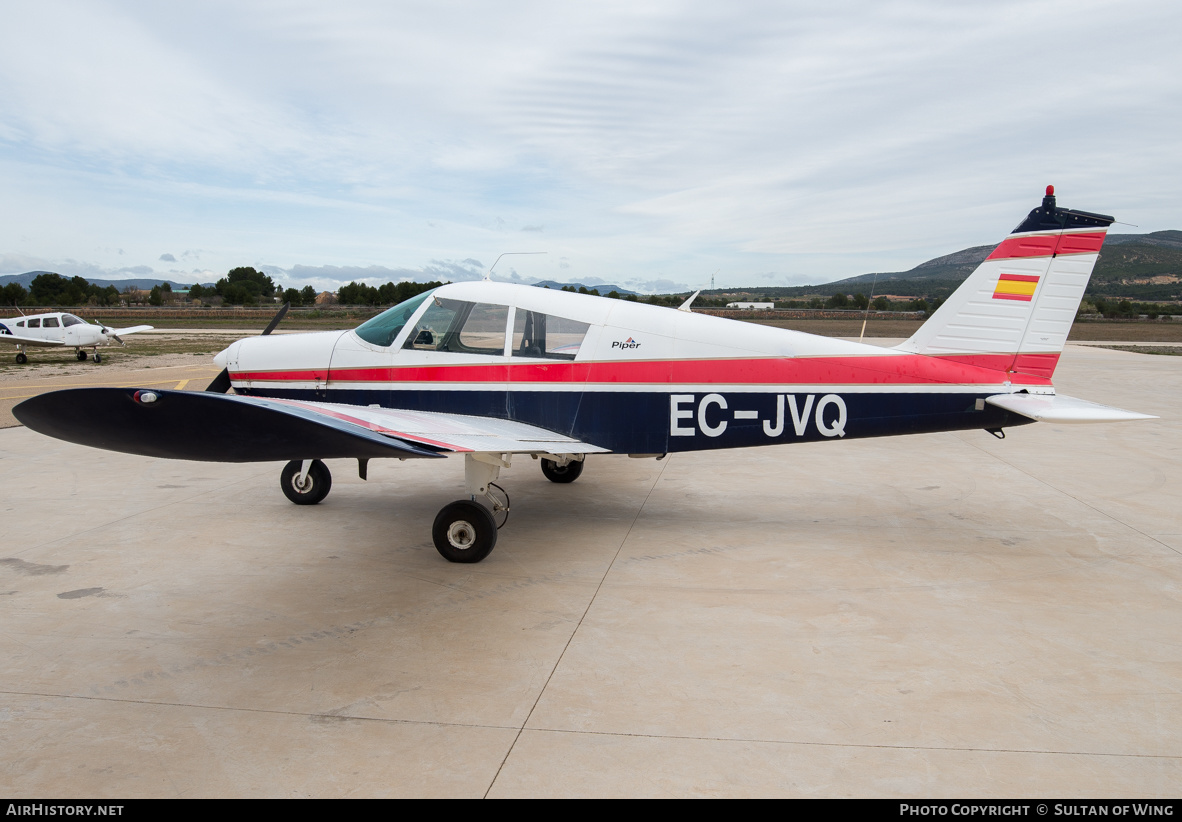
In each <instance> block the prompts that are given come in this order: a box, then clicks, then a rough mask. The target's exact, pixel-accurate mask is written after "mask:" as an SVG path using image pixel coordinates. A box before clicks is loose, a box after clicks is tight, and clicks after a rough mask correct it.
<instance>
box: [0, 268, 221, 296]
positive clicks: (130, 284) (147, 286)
mask: <svg viewBox="0 0 1182 822" xmlns="http://www.w3.org/2000/svg"><path fill="white" fill-rule="evenodd" d="M54 273H56V272H53V271H26V272H25V273H24V274H5V275H2V276H0V288H3V287H4V286H6V285H8V284H9V283H16V284H17V285H19V286H22V287H24V288H26V289H27V288H28V287H29V286H30V285H32V284H33V280H35V279H36V278H37V277H38V276H39V275H41V274H54ZM63 276H65V275H63ZM66 279H70V278H69V277H68V276H67V277H66ZM86 281H87V282H88V283H90V284H91V285H97V286H98V287H99V288H106V287H107V286H109V285H113V286H115V289H116V290H117V291H119V293H123V292H124V291H125V290H126V289H128V288H135V289H137V290H139V291H150V290H151V289H152V287H153V286H156V285H160V286H162V285H164V284H165V283H168V285H169V287H170V288H171V289H172V290H173V291H181V290H183V289H187V288H188V287H189V286H191V285H192V284H193V283H191V282H189V283H178V282H175V281H174V280H163V279H159V278H157V279H152V278H148V277H142V278H140V279H136V280H96V279H93V278H91V277H87V278H86ZM202 285H209V286H211V287H212V286H213V283H202Z"/></svg>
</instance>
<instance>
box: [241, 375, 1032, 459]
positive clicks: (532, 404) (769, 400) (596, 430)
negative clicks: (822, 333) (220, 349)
mask: <svg viewBox="0 0 1182 822" xmlns="http://www.w3.org/2000/svg"><path fill="white" fill-rule="evenodd" d="M239 390H240V391H241V392H242V393H244V394H253V395H256V396H268V397H282V398H287V399H299V400H311V401H319V402H334V403H342V404H346V405H358V406H367V405H372V404H378V405H381V406H383V407H386V408H398V409H403V410H409V411H439V412H446V413H450V414H468V415H472V416H477V417H492V418H495V419H511V420H514V421H517V422H523V423H528V424H529V425H536V426H538V427H540V428H545V429H547V430H549V431H554V432H557V433H559V434H564V435H566V436H570V437H574V438H575V439H578V440H581V441H583V442H587V443H591V444H593V445H597V446H600V447H602V448H607V449H609V450H611V451H615V452H617V453H629V454H663V453H667V452H675V451H699V450H705V449H715V448H744V447H750V446H756V445H773V444H777V443H784V442H808V441H816V440H824V439H857V438H861V437H883V436H894V435H899V434H921V433H930V432H933V431H957V430H965V429H981V428H983V429H994V428H1002V427H1011V426H1014V425H1024V424H1027V423H1029V422H1031V420H1030V419H1028V418H1026V417H1022V416H1018V415H1015V414H1011V413H1009V412H1007V411H1003V410H1002V409H1000V408H996V407H994V406H992V405H989V404H987V403H984V402H983V400H984V398H985V397H987V396H989V395H990V394H991V393H996V392H983V393H979V394H930V393H881V394H880V393H875V394H870V393H855V392H847V393H833V394H823V393H819V392H818V393H813V394H804V393H800V394H790V395H784V394H775V393H770V392H769V393H762V392H761V393H746V392H742V393H740V392H734V393H727V392H718V393H713V392H696V393H676V394H675V393H672V392H645V393H640V392H631V391H621V392H609V391H604V392H601V391H588V392H577V391H448V390H418V389H416V390H401V391H397V390H389V389H378V390H369V389H332V390H330V391H328V393H327V395H326V394H317V393H316V392H314V391H311V390H297V389H272V388H267V389H263V390H259V389H239ZM779 397H783V398H784V399H783V403H782V405H783V411H782V412H781V411H780V405H781V401H780V400H779ZM810 398H811V399H810ZM978 400H981V401H982V402H980V403H978ZM794 405H795V409H794V407H793V406H794ZM977 405H982V406H983V408H982V409H981V410H977ZM742 412H747V415H750V414H752V413H754V415H755V416H754V418H750V419H748V418H744V414H743V413H742ZM675 415H676V417H675ZM678 431H680V432H681V433H677V432H678Z"/></svg>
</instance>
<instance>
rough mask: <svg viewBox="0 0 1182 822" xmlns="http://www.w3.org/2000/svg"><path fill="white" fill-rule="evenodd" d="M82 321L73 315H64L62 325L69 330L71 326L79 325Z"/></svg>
mask: <svg viewBox="0 0 1182 822" xmlns="http://www.w3.org/2000/svg"><path fill="white" fill-rule="evenodd" d="M81 322H82V320H80V319H78V318H77V317H75V316H74V315H73V314H62V325H64V326H66V327H67V328H69V327H70V326H71V325H78V324H79V323H81ZM83 324H85V323H83Z"/></svg>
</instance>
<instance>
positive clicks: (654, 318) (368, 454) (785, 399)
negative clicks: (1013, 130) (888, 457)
mask: <svg viewBox="0 0 1182 822" xmlns="http://www.w3.org/2000/svg"><path fill="white" fill-rule="evenodd" d="M1112 221H1113V219H1112V218H1111V217H1105V216H1103V215H1099V214H1089V213H1086V212H1080V211H1069V210H1067V209H1062V208H1058V207H1057V206H1056V204H1055V198H1054V193H1053V189H1051V188H1049V187H1048V189H1047V196H1046V198H1045V199H1044V200H1043V203H1042V206H1041V207H1040V208H1036V209H1034V210H1033V211H1031V212H1030V215H1029V216H1028V217H1027V218H1026V219H1025V220H1023V221H1022V223H1021V225H1019V226H1018V227H1017V228H1016V229H1014V231H1013V233H1012V234H1010V235H1009V237H1007V238H1006V239H1005V240H1004V241H1002V243H1001V244H1000V245H999V246H998V247H997V248H996V249H995V250H994V251H993V253H992V254H990V255H989V258H988V259H987V260H985V262H984V263H982V264H981V266H980V267H979V268H978V269H977V270H976V271H975V272H974V273H973V274H972V275H971V276H970V277H969V278H968V280H966V281H965V282H964V284H963V285H961V286H960V288H958V289H957V290H956V291H955V292H954V293H953V294H952V296H951V297H950V298H949V299H948V301H947V302H945V303H944V304H943V305H942V306H940V308H939V309H938V310H937V311H936V312H935V314H934V315H933V316H932V317H931V319H929V320H928V321H927V322H926V323H924V325H923V326H922V327H921V328H920V329H919V330H918V331H917V332H916V333H915V335H914V336H912V337H911V339H909V340H907V341H906V342H904V343H902V344H901V345H898V346H896V347H895V348H881V347H878V346H873V345H863V344H860V343H854V342H846V341H843V340H837V339H831V338H824V337H817V336H813V335H811V334H804V333H801V332H797V331H787V330H783V329H777V328H769V327H765V326H759V325H753V324H749V323H744V322H739V321H735V320H726V319H721V318H718V317H711V316H704V315H700V314H693V313H690V312H689V311H688V310H673V309H669V308H660V307H656V306H650V305H644V304H639V303H635V302H627V301H622V300H610V299H606V298H601V297H595V296H588V295H581V294H572V293H569V292H562V291H550V290H546V289H541V288H534V287H530V286H521V285H509V284H504V283H496V282H491V281H484V282H465V283H452V284H450V285H445V286H442V287H440V288H437V289H435V290H433V291H429V292H426V293H424V294H421V295H419V296H417V297H414V298H412V299H410V300H407V301H406V302H403V303H401V304H399V305H396V306H394V307H393V308H391V309H389V310H388V311H386V312H384V313H383V314H380V315H378V316H377V317H374V318H373V319H371V320H369V321H368V322H366V323H364V324H363V325H361V326H360V327H358V328H356V329H354V330H352V331H331V332H321V333H313V334H291V335H284V336H282V337H271V336H260V337H253V338H249V339H245V340H239V341H238V342H236V343H234V344H233V345H231V346H230V347H229V348H227V349H226V350H225V351H222V352H221V353H220V354H218V355H217V357H216V359H215V361H216V362H217V363H218V364H219V365H222V366H224V367H225V370H224V371H223V372H222V374H220V375H219V376H218V378H216V379H215V380H214V382H213V383H212V384H211V385H210V388H209V389H207V392H206V393H197V392H178V391H158V390H154V389H153V390H147V389H139V390H136V389H123V388H90V389H75V390H68V391H58V392H55V393H50V394H43V395H41V396H39V397H35V398H33V399H30V400H26V401H25V402H24V403H22V404H21V405H18V406H17V407H16V408H15V409H14V410H13V413H14V414H15V415H16V417H17V418H18V419H19V420H20V421H21V422H23V423H25V424H26V425H27V426H29V427H30V428H32V429H34V430H36V431H40V432H41V433H44V434H48V435H50V436H54V437H59V438H61V439H65V440H70V441H72V442H77V443H82V444H85V445H92V446H96V447H99V448H107V449H111V450H115V451H124V452H128V453H132V454H143V455H146V456H153V457H170V458H174V459H191V460H206V461H221V462H256V461H269V460H290V462H289V463H288V464H287V466H286V468H284V470H283V472H282V476H281V478H280V484H281V486H282V488H283V491H284V493H285V494H286V495H287V497H288V498H289V499H290V500H291V501H292V502H295V503H297V504H311V503H317V502H320V501H321V500H322V499H324V497H325V495H326V494H327V493H328V491H329V487H330V485H331V477H330V474H329V471H328V469H327V468H326V467H325V465H324V463H323V462H322V461H321V460H324V459H328V458H354V459H357V460H358V469H359V473H360V475H361V476H362V477H363V478H364V477H365V476H366V471H367V465H368V461H369V460H370V459H374V458H379V457H394V458H398V459H410V458H426V459H431V458H439V457H443V456H447V455H449V454H463V455H464V468H465V470H464V476H465V482H466V486H467V492H468V495H469V498H468V499H462V500H459V501H456V502H453V503H451V504H450V505H447V506H445V507H444V508H443V510H441V511H440V512H439V515H438V516H437V517H436V519H435V523H434V526H433V529H432V537H433V541H434V543H435V546H436V548H437V549H438V550H439V553H440V554H442V555H443V556H444V557H445V558H447V559H448V560H451V561H453V562H479V561H480V560H482V559H483V558H484V557H486V556H487V555H488V554H489V552H490V551H491V550H492V548H493V546H494V545H495V543H496V538H497V530H498V528H499V526H500V525H503V524H504V519H505V518H506V517H507V516H508V507H507V502H508V498H507V496H505V495H504V493H503V491H501V489H500V488H499V486H496V485H495V484H494V481H495V480H496V479H497V478H498V475H499V472H500V470H501V469H502V468H507V467H509V465H510V462H511V460H512V458H513V457H514V456H516V455H525V454H528V455H530V456H531V457H533V458H535V459H541V467H542V471H543V473H544V474H545V475H546V477H547V478H549V479H550V480H552V481H554V482H571V481H573V480H574V479H576V478H577V477H578V476H579V474H580V473H582V470H583V466H584V459H585V458H586V457H587V456H588V455H590V454H612V453H616V454H621V453H622V454H629V455H631V456H650V457H656V458H660V457H662V456H664V455H665V454H668V453H673V452H678V451H695V450H702V449H711V448H742V447H749V446H755V445H776V444H781V443H788V442H806V441H812V440H840V439H853V438H856V437H879V436H888V435H893V434H917V433H923V432H931V431H954V430H961V429H973V428H978V429H984V430H987V431H990V432H992V433H994V434H995V435H997V436H1004V434H1003V433H1002V432H1003V429H1004V428H1006V427H1009V426H1014V425H1023V424H1027V423H1031V422H1035V421H1040V420H1042V421H1050V422H1060V423H1069V422H1106V421H1117V420H1133V419H1151V417H1148V416H1147V415H1144V414H1136V413H1132V412H1129V411H1122V410H1120V409H1116V408H1108V407H1105V406H1102V405H1096V404H1094V403H1090V402H1085V401H1083V400H1077V399H1072V398H1070V397H1065V396H1063V395H1061V394H1056V393H1055V388H1054V386H1053V384H1052V383H1051V375H1052V374H1053V373H1054V371H1055V366H1056V364H1057V363H1058V361H1059V355H1060V353H1061V352H1062V350H1063V346H1064V343H1065V341H1066V339H1067V333H1068V331H1069V330H1070V328H1071V323H1072V321H1073V320H1074V318H1075V313H1076V310H1077V308H1078V306H1079V303H1080V299H1081V298H1082V297H1083V293H1084V289H1085V288H1086V287H1087V283H1088V278H1089V277H1090V276H1091V272H1092V267H1093V266H1094V265H1095V263H1096V259H1097V256H1098V253H1099V251H1100V246H1101V244H1102V243H1103V241H1104V235H1105V232H1106V231H1107V229H1108V226H1109V225H1110V224H1111V223H1112ZM691 300H692V298H691ZM689 302H690V301H687V303H686V304H685V305H683V306H682V309H688V303H689ZM231 386H232V387H233V388H234V391H235V394H234V395H228V394H224V393H220V392H225V391H228V390H229V388H230V387H231ZM177 431H187V432H190V436H184V437H180V436H177V435H176V432H177ZM197 431H200V432H204V434H205V436H191V434H192V432H197Z"/></svg>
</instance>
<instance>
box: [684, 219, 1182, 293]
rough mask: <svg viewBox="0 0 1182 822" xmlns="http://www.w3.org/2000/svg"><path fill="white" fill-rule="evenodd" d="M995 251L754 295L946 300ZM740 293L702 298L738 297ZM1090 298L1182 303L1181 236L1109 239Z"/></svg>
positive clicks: (976, 250)
mask: <svg viewBox="0 0 1182 822" xmlns="http://www.w3.org/2000/svg"><path fill="white" fill-rule="evenodd" d="M994 248H995V246H992V245H979V246H973V247H972V248H966V249H963V250H961V251H957V252H954V253H952V254H946V255H944V256H943V257H936V258H934V259H931V260H928V261H927V262H923V263H920V264H919V265H917V266H916V267H915V268H912V269H910V270H908V271H890V272H881V273H879V274H860V275H858V276H857V277H848V278H846V279H844V280H836V281H834V282H831V283H824V284H821V285H806V286H798V287H794V288H752V289H750V291H749V292H747V293H751V294H766V295H767V296H768V297H774V298H776V299H794V298H795V299H799V298H801V297H806V296H808V297H812V296H822V297H827V296H832V295H833V294H837V293H839V292H840V293H843V294H857V293H858V292H862V293H864V294H867V295H869V294H870V289H871V286H872V285H873V288H874V293H875V294H893V295H897V296H900V297H924V298H926V299H932V298H934V297H940V298H943V297H947V296H948V295H949V294H951V293H952V292H953V291H954V290H955V289H956V288H957V286H959V285H960V284H961V283H962V282H964V281H965V279H967V278H968V276H969V274H971V273H973V270H974V269H976V267H977V266H978V265H980V264H981V263H982V262H983V261H984V260H985V258H986V257H988V256H989V253H990V252H991V251H993V249H994ZM736 291H737V290H736V289H726V290H723V289H719V290H717V291H711V292H703V293H709V294H715V293H719V294H721V293H735V292H736ZM1087 296H1089V297H1105V298H1108V299H1116V300H1135V301H1147V300H1182V231H1176V230H1170V231H1154V232H1152V233H1150V234H1109V235H1108V237H1107V239H1106V240H1105V241H1104V247H1103V248H1102V249H1101V251H1100V259H1099V260H1098V261H1097V262H1096V269H1095V271H1093V272H1092V279H1091V282H1090V283H1089V284H1088V290H1087Z"/></svg>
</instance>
